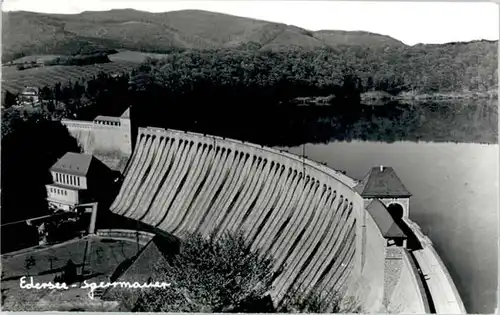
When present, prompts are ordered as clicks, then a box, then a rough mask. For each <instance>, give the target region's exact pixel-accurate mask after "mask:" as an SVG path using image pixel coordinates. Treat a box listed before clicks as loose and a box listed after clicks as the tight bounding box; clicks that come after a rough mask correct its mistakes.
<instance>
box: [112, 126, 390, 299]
mask: <svg viewBox="0 0 500 315" xmlns="http://www.w3.org/2000/svg"><path fill="white" fill-rule="evenodd" d="M137 140H138V141H137V146H136V149H135V150H134V153H133V156H132V158H131V160H130V162H129V166H128V167H127V170H126V177H125V180H124V183H123V185H122V188H121V190H120V192H119V195H118V196H117V198H116V200H115V201H114V203H113V205H112V206H111V210H112V211H113V212H114V213H116V214H119V215H123V216H126V217H129V218H132V219H135V220H140V221H142V222H144V223H147V224H150V225H152V226H155V227H158V228H160V229H162V230H164V231H166V232H169V233H172V234H174V235H177V236H180V237H182V234H183V233H185V232H193V231H198V232H201V233H202V234H204V235H208V234H209V233H210V232H212V231H214V230H215V231H217V233H219V234H220V233H222V232H224V231H236V230H242V231H244V233H245V234H246V236H247V237H248V239H249V240H250V241H251V243H252V246H253V247H254V248H261V249H262V250H264V251H265V252H267V253H269V254H270V255H272V257H274V259H275V268H276V269H278V268H280V267H282V266H283V267H284V272H283V273H281V274H280V276H279V277H278V278H277V279H276V280H275V282H274V287H275V288H274V290H273V292H272V295H273V298H274V299H275V300H281V299H282V298H283V296H284V294H285V293H286V292H287V291H288V290H290V289H292V288H293V289H297V288H300V289H303V290H306V291H309V290H313V289H314V290H326V291H328V292H333V291H334V290H338V291H343V290H344V289H346V288H347V287H349V286H350V285H352V284H353V282H359V278H360V275H361V270H362V268H361V266H362V263H363V262H364V261H365V259H364V258H362V256H363V254H362V252H363V249H362V248H363V247H364V246H363V243H362V239H363V237H361V235H362V234H363V232H362V231H363V230H362V226H363V224H361V222H363V220H364V212H365V211H364V210H363V199H362V197H361V196H360V195H358V194H357V193H355V192H354V190H352V187H353V186H354V185H355V184H356V182H355V181H353V180H352V179H350V178H349V177H347V176H345V175H343V174H341V173H339V172H336V171H334V170H331V169H329V168H328V167H326V166H323V165H321V164H319V163H315V162H313V161H309V160H307V159H302V158H300V157H298V156H295V155H292V154H289V153H284V152H280V151H278V150H275V149H271V148H267V147H261V146H258V145H254V144H248V143H243V142H241V141H236V140H230V139H223V138H220V137H212V136H210V137H209V136H204V135H202V134H196V133H187V132H181V131H174V130H164V129H157V128H140V129H139V134H138V139H137ZM380 250H381V255H382V257H383V247H382V248H381V249H380ZM382 261H383V260H382ZM380 277H381V279H379V280H381V281H382V283H383V270H382V272H381V275H380ZM380 277H379V278H380ZM371 278H373V277H371ZM368 282H373V281H368ZM358 286H359V285H358ZM365 290H366V288H365ZM368 290H369V289H368ZM369 291H372V290H369ZM368 295H370V294H369V293H368ZM371 296H372V297H373V295H371Z"/></svg>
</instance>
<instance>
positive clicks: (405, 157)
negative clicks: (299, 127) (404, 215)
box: [286, 141, 499, 314]
mask: <svg viewBox="0 0 500 315" xmlns="http://www.w3.org/2000/svg"><path fill="white" fill-rule="evenodd" d="M303 149H304V148H303V147H302V146H299V147H291V148H286V150H287V151H289V152H291V153H295V154H299V155H301V154H302V151H303ZM498 152H499V146H498V144H494V145H482V144H467V143H458V144H457V143H428V142H409V141H403V142H394V143H382V142H363V141H351V142H330V143H328V144H306V145H305V154H306V156H307V157H308V158H310V159H312V160H315V161H318V162H327V165H328V166H329V167H331V168H334V169H338V170H343V171H346V172H347V175H349V176H351V177H353V178H356V179H361V178H363V177H364V175H365V174H366V173H367V172H368V171H369V169H370V168H371V167H372V166H378V165H386V166H392V167H393V168H394V169H395V171H396V173H397V174H398V176H399V177H400V178H401V180H402V181H403V183H404V185H405V186H406V188H407V189H408V190H409V191H410V192H411V193H412V194H413V197H412V198H411V200H410V218H411V219H412V220H413V221H415V222H417V223H418V224H419V225H420V227H421V228H422V231H423V232H424V233H426V234H427V235H428V236H429V237H430V238H431V240H432V241H433V243H434V245H435V248H436V250H437V251H438V253H439V255H440V256H441V258H442V260H443V261H444V263H445V264H446V266H447V268H448V270H449V272H450V274H451V275H452V277H453V279H454V281H455V284H456V286H457V288H458V290H459V291H460V294H461V296H462V299H463V302H464V304H465V307H466V308H467V312H468V313H483V314H484V313H493V312H494V310H495V308H496V307H497V282H498V281H497V279H498V274H497V273H498V262H497V260H498V225H499V224H498V189H499V188H498V172H499V170H498V161H499V154H498Z"/></svg>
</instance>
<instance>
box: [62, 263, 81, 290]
mask: <svg viewBox="0 0 500 315" xmlns="http://www.w3.org/2000/svg"><path fill="white" fill-rule="evenodd" d="M77 278H78V275H77V271H76V265H75V263H74V262H73V261H72V260H71V259H70V260H68V262H67V263H66V266H64V271H63V274H62V279H63V281H64V282H65V283H67V284H71V283H73V282H75V281H76V280H77Z"/></svg>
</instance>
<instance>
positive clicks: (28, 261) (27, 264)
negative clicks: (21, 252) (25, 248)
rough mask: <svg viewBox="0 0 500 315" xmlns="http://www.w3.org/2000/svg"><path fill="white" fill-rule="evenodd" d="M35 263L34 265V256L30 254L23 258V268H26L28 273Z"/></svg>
mask: <svg viewBox="0 0 500 315" xmlns="http://www.w3.org/2000/svg"><path fill="white" fill-rule="evenodd" d="M35 265H36V260H35V257H33V256H31V255H29V256H27V257H26V259H25V260H24V268H25V269H26V271H27V272H28V274H29V270H30V269H31V267H33V266H35Z"/></svg>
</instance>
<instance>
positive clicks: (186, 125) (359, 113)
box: [133, 100, 498, 146]
mask: <svg viewBox="0 0 500 315" xmlns="http://www.w3.org/2000/svg"><path fill="white" fill-rule="evenodd" d="M497 103H498V102H497V100H467V101H463V100H462V101H456V100H454V101H446V102H445V101H440V102H418V103H415V102H413V103H411V102H410V103H405V104H404V103H397V102H393V103H389V104H386V105H383V106H369V105H361V104H359V103H346V102H343V103H342V102H338V103H334V104H331V105H330V106H292V105H290V104H283V103H280V104H275V103H269V104H266V103H252V104H246V105H244V104H243V105H242V104H239V103H236V104H235V103H234V102H233V103H231V104H206V103H204V104H186V103H183V104H180V105H175V106H174V105H172V104H170V105H169V106H164V107H161V110H162V111H159V112H158V109H155V110H156V111H157V112H154V111H153V109H149V108H147V107H145V106H136V107H133V109H134V110H135V112H134V115H133V116H134V117H137V118H135V119H136V121H138V124H139V125H141V126H157V127H164V128H171V129H180V130H189V131H194V132H199V133H206V134H212V135H218V136H223V137H228V138H234V139H239V140H245V141H249V142H253V143H258V144H264V145H269V146H295V145H300V144H302V143H309V142H311V143H327V142H330V141H333V140H339V141H343V140H347V141H348V140H370V141H384V142H393V141H404V140H407V141H419V140H420V141H434V142H466V143H498V104H497ZM141 105H142V104H141Z"/></svg>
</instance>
